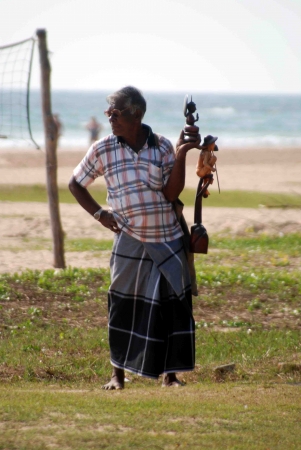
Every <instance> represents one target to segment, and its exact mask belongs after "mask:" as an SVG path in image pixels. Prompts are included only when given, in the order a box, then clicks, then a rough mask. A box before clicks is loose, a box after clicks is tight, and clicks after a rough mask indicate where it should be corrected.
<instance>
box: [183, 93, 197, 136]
mask: <svg viewBox="0 0 301 450" xmlns="http://www.w3.org/2000/svg"><path fill="white" fill-rule="evenodd" d="M195 111H196V104H195V103H194V102H193V101H192V96H191V101H190V102H188V95H186V97H185V99H184V106H183V113H184V116H185V117H186V124H185V126H184V141H186V142H189V141H196V140H197V138H198V134H199V127H197V126H196V125H195V122H197V121H198V120H199V115H198V113H197V114H196V117H195V116H194V115H193V114H194V113H195Z"/></svg>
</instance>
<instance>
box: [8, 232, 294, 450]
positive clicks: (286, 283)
mask: <svg viewBox="0 0 301 450" xmlns="http://www.w3.org/2000/svg"><path fill="white" fill-rule="evenodd" d="M111 244H112V243H111V242H110V241H108V242H105V241H96V240H87V239H80V240H78V241H75V240H72V241H69V242H68V240H67V242H66V245H67V247H68V248H69V251H85V250H89V251H92V252H107V251H109V249H110V248H111ZM300 250H301V235H300V234H294V235H293V234H291V235H285V236H283V237H279V236H278V237H277V236H274V237H271V236H264V235H261V236H253V237H251V236H244V237H239V238H235V239H233V238H232V237H230V236H218V235H216V236H212V237H211V239H210V247H209V253H208V255H195V262H196V272H197V281H198V287H199V296H198V297H194V299H193V303H194V316H195V319H196V368H195V370H194V371H193V372H190V373H185V374H181V375H180V379H182V380H183V381H184V382H186V383H187V384H186V386H185V387H184V388H179V389H176V390H170V389H162V388H161V387H160V383H161V380H159V381H158V382H156V381H153V380H147V379H141V378H140V377H137V376H133V375H132V374H130V375H128V377H129V379H130V382H129V383H127V384H126V388H125V389H124V391H117V392H107V391H103V390H101V389H100V386H101V385H102V384H103V383H105V382H106V381H107V380H108V379H109V377H110V372H111V366H110V363H109V346H108V339H107V338H108V336H107V290H108V286H109V283H110V278H109V271H108V270H106V269H101V270H100V269H79V268H67V269H65V270H47V271H44V272H40V271H29V270H28V271H24V272H22V273H19V274H4V275H1V276H0V449H3V450H4V449H5V450H12V449H13V450H20V449H21V450H22V449H26V450H36V449H38V450H39V449H43V450H44V449H48V448H58V449H60V450H65V449H66V450H69V449H74V450H86V449H99V448H104V449H113V448H114V449H125V450H127V449H131V448H132V449H137V450H138V449H139V450H140V449H148V450H149V449H153V450H155V449H156V450H158V449H159V450H160V449H164V450H170V449H204V448H205V449H206V448H208V449H219V448H228V449H254V450H255V449H256V450H257V449H269V448H273V449H281V450H282V449H283V448H285V449H297V448H298V445H299V444H298V443H299V442H301V428H300V426H299V422H300V414H301V407H300V405H301V391H300V383H301V369H300V365H301V333H300V329H301V279H300V261H301V259H300ZM232 362H233V363H235V370H234V372H229V373H226V374H224V375H218V374H217V373H216V371H215V368H216V366H218V365H222V364H227V363H232ZM281 363H286V366H283V365H281ZM298 364H299V365H298Z"/></svg>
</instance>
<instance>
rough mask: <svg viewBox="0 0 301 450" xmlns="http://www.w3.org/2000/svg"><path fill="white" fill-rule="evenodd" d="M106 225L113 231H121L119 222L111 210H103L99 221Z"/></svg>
mask: <svg viewBox="0 0 301 450" xmlns="http://www.w3.org/2000/svg"><path fill="white" fill-rule="evenodd" d="M98 222H100V223H101V224H102V225H103V226H104V227H106V228H108V229H109V230H111V231H113V232H114V233H120V231H121V230H120V229H119V228H118V225H117V222H116V220H115V218H114V216H113V214H112V213H111V211H105V210H103V211H102V213H101V216H100V219H99V221H98Z"/></svg>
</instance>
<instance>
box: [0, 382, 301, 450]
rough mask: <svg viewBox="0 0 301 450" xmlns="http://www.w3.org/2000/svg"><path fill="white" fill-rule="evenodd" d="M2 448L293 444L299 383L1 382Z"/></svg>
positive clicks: (171, 449) (169, 449)
mask: <svg viewBox="0 0 301 450" xmlns="http://www.w3.org/2000/svg"><path fill="white" fill-rule="evenodd" d="M0 398H1V410H0V411H1V412H0V420H1V424H2V426H1V434H0V448H1V449H6V450H12V449H13V450H23V449H24V450H25V449H26V450H44V449H48V448H49V449H50V448H58V449H60V450H69V449H74V450H92V449H95V450H99V449H117V450H121V449H122V450H128V449H133V450H143V449H146V450H163V449H164V450H176V449H180V450H181V449H197V450H198V449H222V448H225V449H234V450H235V449H250V450H258V449H259V450H261V449H262V450H266V449H276V450H277V449H279V450H282V449H288V450H289V449H297V448H298V446H299V442H300V437H301V434H300V433H301V432H300V426H299V419H300V389H299V388H298V387H296V386H289V385H281V386H278V387H277V388H275V387H274V386H270V385H262V386H247V385H241V384H238V383H232V384H230V385H229V384H228V383H227V384H219V385H217V384H215V385H214V386H213V385H194V386H191V387H186V388H184V389H178V390H177V391H175V390H173V391H171V390H166V389H165V390H163V389H161V388H160V387H158V386H156V387H155V388H154V387H148V388H147V389H145V387H144V386H142V385H141V384H138V385H135V386H132V388H131V389H130V390H127V389H126V390H124V391H122V392H104V391H101V390H99V388H98V387H96V386H90V387H88V386H85V387H80V388H79V389H78V388H76V387H71V388H69V389H58V388H56V387H54V386H51V385H48V386H28V385H26V384H24V385H23V386H20V387H17V388H16V387H11V386H7V387H2V388H0Z"/></svg>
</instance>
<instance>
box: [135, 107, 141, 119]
mask: <svg viewBox="0 0 301 450" xmlns="http://www.w3.org/2000/svg"><path fill="white" fill-rule="evenodd" d="M134 117H135V120H136V122H142V111H141V110H140V109H136V111H135V113H134Z"/></svg>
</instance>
